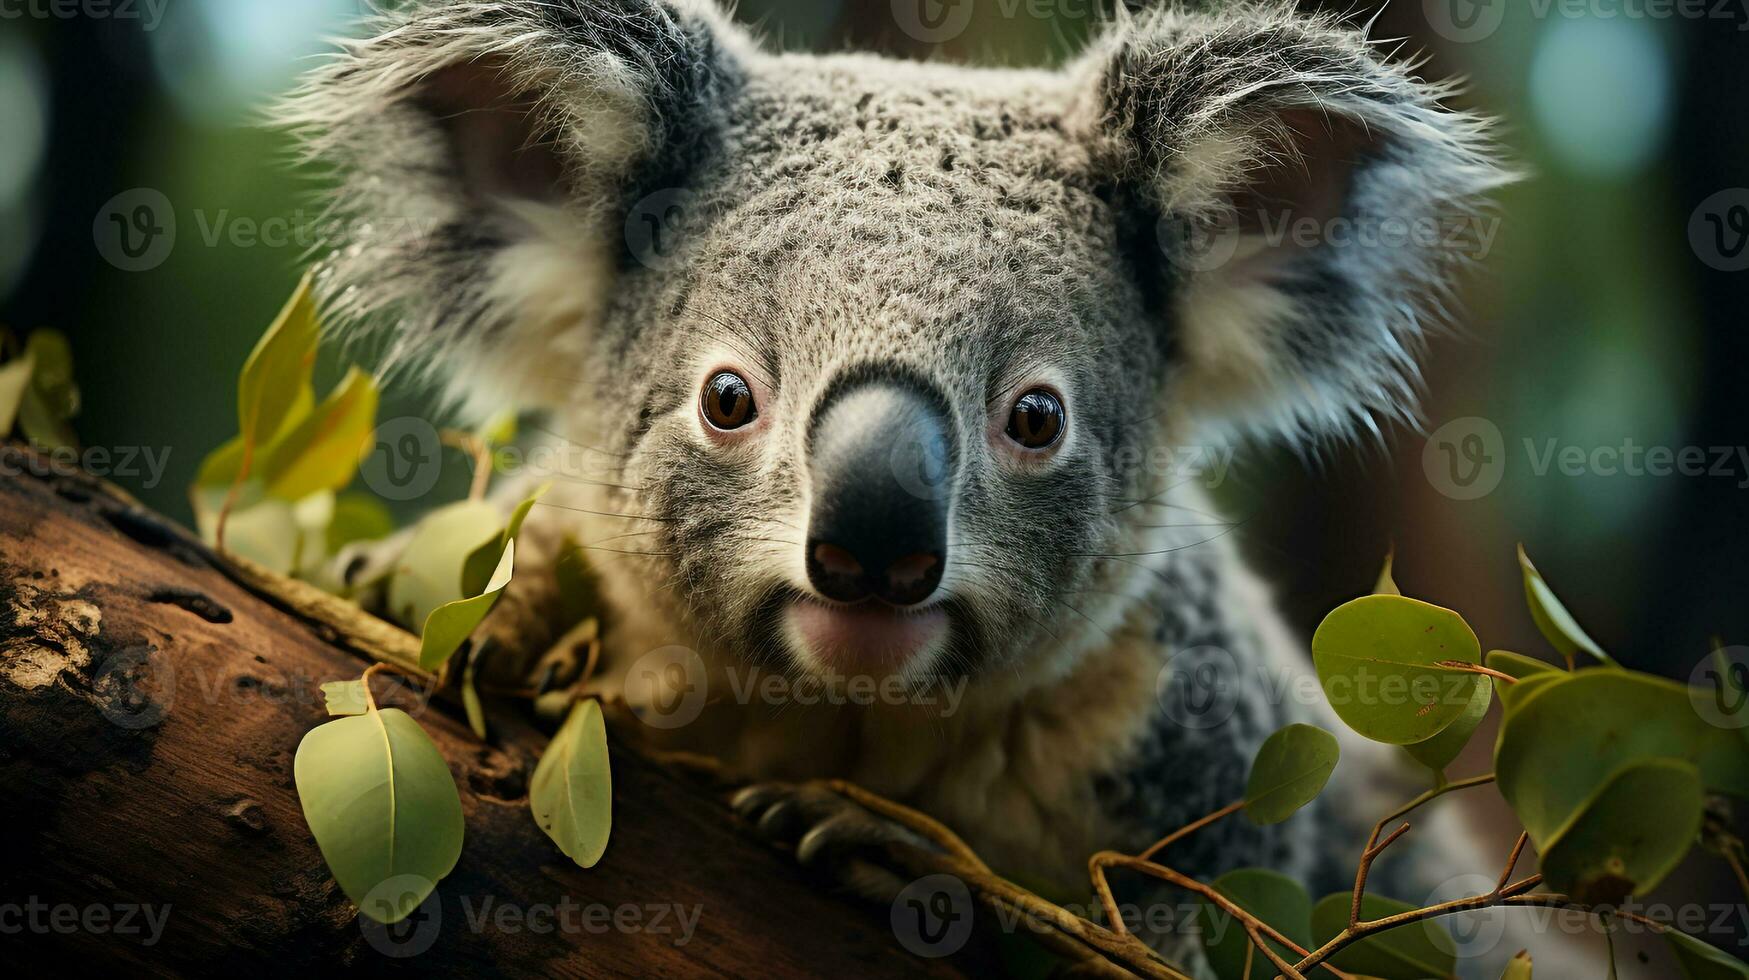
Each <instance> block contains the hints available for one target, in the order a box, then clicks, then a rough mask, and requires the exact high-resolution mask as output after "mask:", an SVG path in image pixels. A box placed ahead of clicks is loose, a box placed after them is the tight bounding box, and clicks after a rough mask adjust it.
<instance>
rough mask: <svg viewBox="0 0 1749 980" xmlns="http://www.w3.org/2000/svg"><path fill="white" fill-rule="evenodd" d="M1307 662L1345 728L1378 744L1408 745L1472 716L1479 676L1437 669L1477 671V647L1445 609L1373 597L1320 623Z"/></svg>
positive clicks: (1467, 629) (1479, 652) (1466, 628)
mask: <svg viewBox="0 0 1749 980" xmlns="http://www.w3.org/2000/svg"><path fill="white" fill-rule="evenodd" d="M1312 660H1313V663H1314V665H1315V666H1316V668H1317V671H1318V681H1319V683H1320V684H1322V685H1323V688H1324V695H1325V697H1327V698H1328V699H1329V701H1330V706H1331V707H1332V708H1334V709H1335V711H1336V714H1337V716H1338V717H1340V718H1341V719H1342V721H1343V723H1345V724H1347V725H1348V726H1349V727H1350V728H1352V729H1354V730H1355V731H1356V732H1359V733H1360V734H1361V735H1364V736H1366V737H1367V738H1370V739H1372V740H1374V741H1377V742H1385V743H1388V744H1392V745H1412V744H1414V743H1416V742H1424V741H1426V740H1427V739H1430V738H1432V737H1433V736H1435V735H1437V734H1439V733H1440V732H1442V731H1444V730H1445V729H1446V728H1447V727H1448V726H1450V725H1451V724H1452V723H1453V722H1455V721H1457V719H1458V718H1459V717H1461V716H1462V715H1463V714H1464V712H1465V711H1467V710H1468V709H1469V706H1470V701H1471V700H1472V698H1473V695H1474V691H1475V684H1476V677H1477V676H1478V675H1475V674H1472V673H1466V672H1463V671H1459V670H1454V669H1452V668H1449V667H1441V666H1438V665H1439V664H1440V663H1442V662H1447V661H1454V662H1462V663H1466V664H1478V665H1479V664H1480V663H1481V660H1482V647H1481V643H1480V642H1479V641H1477V639H1476V634H1475V633H1474V632H1472V631H1471V630H1470V627H1469V624H1467V623H1465V622H1464V619H1463V617H1462V616H1459V615H1458V614H1457V613H1455V612H1453V611H1451V610H1450V609H1445V608H1442V607H1439V606H1435V605H1432V604H1430V603H1426V602H1422V601H1420V600H1419V599H1409V598H1405V597H1403V596H1391V595H1372V596H1363V597H1362V598H1359V599H1355V600H1353V601H1352V602H1348V603H1344V604H1343V605H1341V606H1338V607H1337V608H1336V609H1335V610H1333V611H1332V612H1331V613H1330V614H1329V615H1328V616H1326V617H1324V622H1323V623H1322V624H1320V625H1319V626H1318V630H1317V632H1316V633H1315V634H1314V635H1313V636H1312Z"/></svg>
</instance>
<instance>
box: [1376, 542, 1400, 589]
mask: <svg viewBox="0 0 1749 980" xmlns="http://www.w3.org/2000/svg"><path fill="white" fill-rule="evenodd" d="M1396 562H1397V552H1396V551H1395V550H1393V551H1391V553H1390V554H1388V555H1386V556H1385V567H1384V569H1383V570H1382V571H1380V572H1379V580H1378V582H1377V583H1376V584H1374V585H1373V587H1372V591H1373V594H1374V595H1402V594H1403V590H1402V589H1399V588H1397V580H1396V579H1395V578H1394V577H1392V575H1391V566H1392V565H1395V564H1396Z"/></svg>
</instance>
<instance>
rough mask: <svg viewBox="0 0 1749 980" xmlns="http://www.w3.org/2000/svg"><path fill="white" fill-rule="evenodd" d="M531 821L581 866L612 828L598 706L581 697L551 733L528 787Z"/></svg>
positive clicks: (591, 862) (594, 856)
mask: <svg viewBox="0 0 1749 980" xmlns="http://www.w3.org/2000/svg"><path fill="white" fill-rule="evenodd" d="M528 802H529V808H530V809H531V810H532V811H533V813H534V820H535V823H537V824H539V825H540V829H541V830H542V831H544V832H545V833H546V835H547V836H548V837H551V838H552V839H553V843H555V844H557V845H559V850H561V851H563V852H565V855H566V856H567V857H569V858H570V859H571V860H573V861H575V862H577V864H578V865H579V866H580V867H584V868H593V867H594V866H595V864H596V862H598V861H600V860H601V855H602V854H603V853H604V852H606V850H607V839H608V836H609V834H610V832H611V831H612V829H613V779H612V776H611V774H610V773H609V771H608V756H607V724H606V722H605V720H604V719H603V718H602V715H601V705H600V704H599V703H598V702H596V701H593V700H589V701H582V702H580V703H578V704H577V705H576V706H574V707H573V708H572V709H571V713H570V715H569V716H568V717H566V719H565V724H564V725H563V726H562V727H561V728H560V729H559V733H558V734H557V735H555V736H553V740H552V742H551V743H550V744H549V745H548V746H547V750H546V752H545V753H544V754H543V755H542V756H541V758H540V762H539V763H538V764H537V765H536V766H535V769H534V778H533V779H532V780H531V781H530V782H529V787H528Z"/></svg>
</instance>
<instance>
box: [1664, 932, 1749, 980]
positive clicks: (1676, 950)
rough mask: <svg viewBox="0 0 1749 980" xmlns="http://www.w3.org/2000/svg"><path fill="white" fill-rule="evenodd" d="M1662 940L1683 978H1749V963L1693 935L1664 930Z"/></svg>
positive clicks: (1689, 979) (1686, 979)
mask: <svg viewBox="0 0 1749 980" xmlns="http://www.w3.org/2000/svg"><path fill="white" fill-rule="evenodd" d="M1664 941H1665V942H1666V943H1668V944H1669V945H1670V951H1671V953H1673V954H1675V956H1676V964H1677V966H1678V967H1680V968H1681V970H1682V976H1683V977H1684V978H1685V980H1749V963H1744V962H1743V961H1742V960H1740V959H1737V958H1736V957H1734V956H1732V955H1731V954H1729V953H1727V952H1725V951H1724V950H1721V949H1719V948H1718V947H1716V946H1713V945H1711V944H1710V943H1705V942H1702V941H1701V940H1699V939H1696V938H1694V937H1693V936H1690V935H1687V934H1685V933H1681V932H1678V931H1676V930H1675V929H1669V930H1666V931H1665V933H1664Z"/></svg>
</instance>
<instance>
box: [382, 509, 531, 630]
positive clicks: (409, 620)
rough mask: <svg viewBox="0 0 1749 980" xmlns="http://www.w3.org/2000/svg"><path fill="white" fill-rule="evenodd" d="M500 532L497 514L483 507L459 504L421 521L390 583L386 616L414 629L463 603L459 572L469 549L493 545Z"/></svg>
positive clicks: (396, 565) (469, 552)
mask: <svg viewBox="0 0 1749 980" xmlns="http://www.w3.org/2000/svg"><path fill="white" fill-rule="evenodd" d="M502 527H503V525H502V524H501V523H500V522H499V517H498V509H497V508H496V507H493V506H492V505H491V504H488V503H486V502H484V501H474V500H467V501H462V502H461V503H456V504H450V505H448V506H446V507H440V508H438V509H437V510H434V511H432V512H431V513H429V514H427V515H425V517H424V518H422V519H421V520H420V521H419V523H418V524H417V525H416V526H415V527H414V530H413V536H412V538H411V539H409V540H408V542H407V547H406V549H405V550H404V551H402V552H401V557H400V559H399V560H398V561H397V562H396V563H395V571H394V573H393V575H392V576H391V577H390V579H389V606H388V608H389V612H390V614H391V615H393V616H394V617H395V618H396V619H397V620H399V621H400V622H401V623H403V624H405V625H407V626H408V627H418V626H420V625H422V624H423V623H424V622H425V621H426V619H428V618H430V616H431V614H432V612H433V611H435V610H436V609H437V608H438V607H440V606H442V605H444V604H445V603H450V602H455V601H457V600H460V599H465V598H468V596H467V594H464V593H463V592H462V567H463V565H464V564H465V563H466V562H467V559H468V555H470V554H472V553H473V551H474V549H476V548H478V547H479V546H480V545H481V544H483V543H485V542H488V541H496V540H497V539H498V537H499V532H500V531H501V530H502ZM499 554H500V556H502V549H500V552H499ZM494 567H496V566H494ZM475 594H476V595H477V594H478V593H475Z"/></svg>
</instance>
